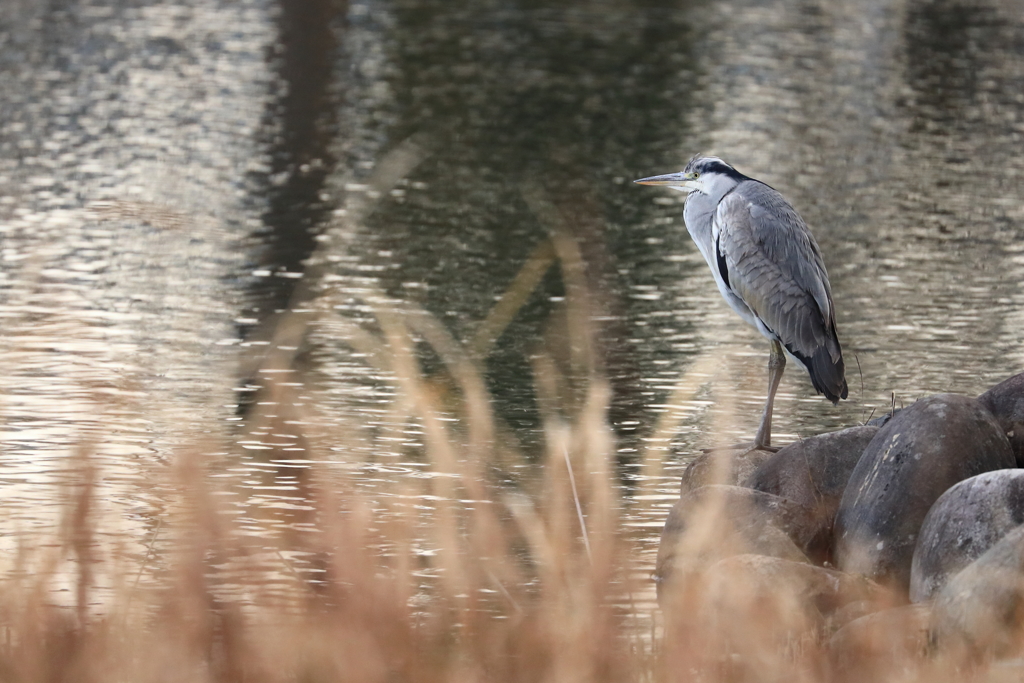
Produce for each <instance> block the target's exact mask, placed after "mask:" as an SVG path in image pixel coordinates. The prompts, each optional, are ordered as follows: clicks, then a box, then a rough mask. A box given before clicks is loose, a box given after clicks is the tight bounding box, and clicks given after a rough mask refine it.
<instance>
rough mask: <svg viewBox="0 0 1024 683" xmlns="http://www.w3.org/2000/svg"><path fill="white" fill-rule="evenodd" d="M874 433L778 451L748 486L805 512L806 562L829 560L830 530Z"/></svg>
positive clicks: (848, 433)
mask: <svg viewBox="0 0 1024 683" xmlns="http://www.w3.org/2000/svg"><path fill="white" fill-rule="evenodd" d="M877 432H878V428H877V427H867V426H862V427H851V428H849V429H844V430H842V431H839V432H829V433H827V434H819V435H818V436H811V437H808V438H806V439H803V440H801V441H797V442H796V443H791V444H789V445H788V446H786V447H785V448H782V449H781V450H779V452H778V453H776V454H775V455H774V456H772V457H771V458H770V459H769V460H767V461H766V462H765V463H763V464H762V465H761V466H760V467H758V468H757V470H756V471H755V472H754V473H753V475H752V476H751V477H750V479H749V481H748V485H749V486H750V487H751V488H753V489H755V490H757V491H764V492H765V493H771V494H773V495H776V496H781V497H782V498H785V499H787V500H790V501H792V502H794V503H797V504H798V505H801V506H803V507H804V508H806V509H807V510H808V511H809V512H810V522H811V524H812V525H813V527H814V529H813V531H812V532H811V533H810V540H809V541H808V544H807V546H806V547H803V548H801V549H802V550H803V551H804V552H805V553H807V555H808V557H810V558H811V559H812V560H814V561H816V562H818V563H823V562H825V561H827V560H829V559H830V557H829V554H830V552H831V549H832V526H833V523H834V522H835V518H836V512H837V511H838V510H839V502H840V501H841V500H842V497H843V491H845V490H846V483H847V481H848V480H849V479H850V474H851V473H852V472H853V468H854V467H855V466H856V465H857V461H859V460H860V456H861V454H862V453H863V452H864V448H865V447H866V446H867V445H868V443H869V442H870V441H871V439H872V438H873V437H874V435H875V434H876V433H877Z"/></svg>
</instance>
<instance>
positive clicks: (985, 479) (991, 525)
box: [910, 469, 1024, 602]
mask: <svg viewBox="0 0 1024 683" xmlns="http://www.w3.org/2000/svg"><path fill="white" fill-rule="evenodd" d="M1020 524H1024V469H1012V470H996V471H994V472H986V473H985V474H979V475H978V476H976V477H971V478H970V479H965V480H964V481H962V482H960V483H959V484H957V485H956V486H954V487H953V488H951V489H949V490H948V491H946V492H945V493H943V494H942V496H940V497H939V499H938V500H937V501H935V504H934V505H932V508H931V510H929V511H928V515H927V516H926V517H925V519H924V523H923V524H922V525H921V533H920V536H919V537H918V539H917V546H916V547H915V549H914V560H913V563H912V565H911V569H910V599H911V600H912V601H913V602H921V601H923V600H929V599H931V597H932V596H933V595H934V594H935V593H937V592H938V591H939V590H940V589H941V588H942V587H943V586H944V585H945V584H946V581H948V580H949V578H950V577H952V576H953V575H954V574H956V573H957V572H959V571H960V570H961V569H963V568H964V567H966V566H967V565H969V564H970V563H971V562H974V560H976V559H978V558H979V557H980V556H981V555H982V553H984V552H985V551H986V550H988V549H989V548H991V547H992V546H993V545H995V543H996V542H997V541H998V540H999V539H1001V538H1002V537H1003V536H1005V535H1006V534H1007V533H1008V532H1010V531H1011V530H1013V529H1014V528H1015V527H1017V526H1019V525H1020Z"/></svg>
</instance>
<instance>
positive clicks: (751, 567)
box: [708, 554, 886, 616]
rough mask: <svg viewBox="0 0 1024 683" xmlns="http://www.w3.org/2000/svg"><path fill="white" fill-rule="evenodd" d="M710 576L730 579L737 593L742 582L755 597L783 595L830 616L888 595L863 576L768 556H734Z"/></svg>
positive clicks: (725, 560)
mask: <svg viewBox="0 0 1024 683" xmlns="http://www.w3.org/2000/svg"><path fill="white" fill-rule="evenodd" d="M708 574H709V575H710V576H711V577H713V582H712V585H714V581H721V580H722V579H723V578H725V579H727V580H728V581H729V583H731V584H732V586H733V588H732V590H735V589H736V588H735V587H736V585H738V583H739V582H737V581H736V580H734V579H735V578H741V579H742V585H743V586H744V590H749V591H751V592H752V593H753V594H755V595H763V594H764V593H771V592H773V591H783V592H786V593H787V594H788V595H790V596H791V597H792V598H794V599H795V600H796V601H797V602H798V603H799V604H800V605H805V606H812V607H814V608H815V609H817V611H818V613H819V614H821V615H822V616H828V615H831V614H832V613H834V612H835V611H836V610H838V609H839V608H840V607H842V606H844V605H846V604H848V603H854V602H857V603H865V602H866V603H874V602H877V601H879V600H883V599H884V598H885V596H886V594H885V591H884V590H883V589H882V588H881V587H879V586H878V585H877V584H875V583H873V582H872V581H870V580H868V579H865V578H864V577H862V576H854V575H853V574H844V573H843V572H839V571H836V570H834V569H825V568H824V567H815V566H814V565H811V564H807V563H806V562H793V561H792V560H784V559H781V558H778V557H767V556H765V555H752V554H746V555H734V556H732V557H727V558H724V559H722V560H719V561H718V562H716V563H715V564H714V565H712V567H711V569H710V570H709V571H708Z"/></svg>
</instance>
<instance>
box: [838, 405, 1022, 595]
mask: <svg viewBox="0 0 1024 683" xmlns="http://www.w3.org/2000/svg"><path fill="white" fill-rule="evenodd" d="M1013 465H1014V460H1013V455H1012V454H1011V452H1010V445H1009V443H1008V442H1007V440H1006V436H1005V434H1003V431H1002V429H1001V428H1000V427H999V425H998V424H997V423H996V421H995V418H993V417H992V415H991V413H989V411H988V410H987V409H986V408H985V407H984V406H982V405H981V403H979V402H978V401H976V400H975V399H972V398H968V397H966V396H956V395H953V394H939V395H937V396H931V397H929V398H925V399H921V400H920V401H918V402H916V403H914V404H913V405H911V406H909V407H907V408H905V409H903V410H902V411H901V412H900V413H899V414H897V415H896V416H895V417H894V418H893V419H892V420H890V421H889V423H888V424H886V425H885V426H884V427H882V428H881V429H879V430H878V433H877V434H875V436H874V438H873V439H871V442H870V443H869V444H868V446H867V448H865V449H864V454H863V455H862V456H861V459H860V462H858V463H857V466H856V467H855V468H854V470H853V473H852V474H851V475H850V480H849V483H848V484H847V487H846V491H845V492H844V493H843V498H842V501H841V502H840V504H839V511H838V513H837V514H836V523H835V531H834V534H835V547H834V551H833V554H834V557H835V558H836V565H837V567H838V568H839V569H840V570H842V571H846V572H852V573H857V574H863V575H865V576H868V577H869V578H871V579H874V580H875V581H878V582H880V583H885V584H888V585H891V586H892V587H894V588H896V589H898V590H900V591H901V592H903V593H904V594H906V593H907V591H908V590H909V586H910V566H911V561H912V559H913V553H914V546H915V544H916V541H917V536H918V533H919V532H920V529H921V523H922V522H923V521H924V518H925V515H926V514H927V513H928V509H929V508H931V506H932V503H934V502H935V501H936V500H937V499H938V498H939V496H941V495H942V494H943V493H944V492H945V491H946V489H948V488H950V487H951V486H953V485H954V484H956V483H957V482H959V481H962V480H964V479H967V478H969V477H973V476H975V475H978V474H982V473H984V472H989V471H991V470H998V469H1004V468H1008V467H1013Z"/></svg>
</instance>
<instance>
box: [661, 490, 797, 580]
mask: <svg viewBox="0 0 1024 683" xmlns="http://www.w3.org/2000/svg"><path fill="white" fill-rule="evenodd" d="M807 518H808V514H807V511H806V510H805V509H804V508H802V507H801V506H799V505H796V504H794V503H791V502H790V501H787V500H785V499H783V498H780V497H778V496H772V495H770V494H767V493H763V492H761V491H754V490H753V489H748V488H742V487H739V486H726V485H713V486H703V487H701V488H699V489H697V490H695V491H690V492H687V493H684V494H683V495H682V496H681V497H680V499H679V501H678V502H677V503H676V504H675V506H673V508H672V510H671V512H670V513H669V516H668V519H667V520H666V522H665V528H664V530H663V531H662V533H661V544H660V546H659V548H658V560H657V564H656V567H655V574H654V577H655V580H656V581H657V583H658V594H659V596H661V595H662V594H663V593H664V591H665V590H666V589H667V587H668V586H669V585H670V583H671V582H672V580H673V579H675V578H677V577H680V576H685V575H687V574H690V573H692V572H693V571H699V570H701V569H703V568H705V567H707V566H708V565H709V564H710V563H711V562H714V561H715V560H717V559H720V558H722V557H727V556H729V555H734V554H742V553H756V554H760V555H767V556H771V557H779V558H782V559H787V560H792V561H795V562H806V561H807V557H806V555H804V553H803V552H802V551H801V550H800V548H799V547H798V543H796V542H794V540H793V539H792V538H791V534H793V535H795V536H796V537H797V538H801V535H804V536H806V531H803V529H805V528H807V526H808V524H807V521H806V520H807Z"/></svg>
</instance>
